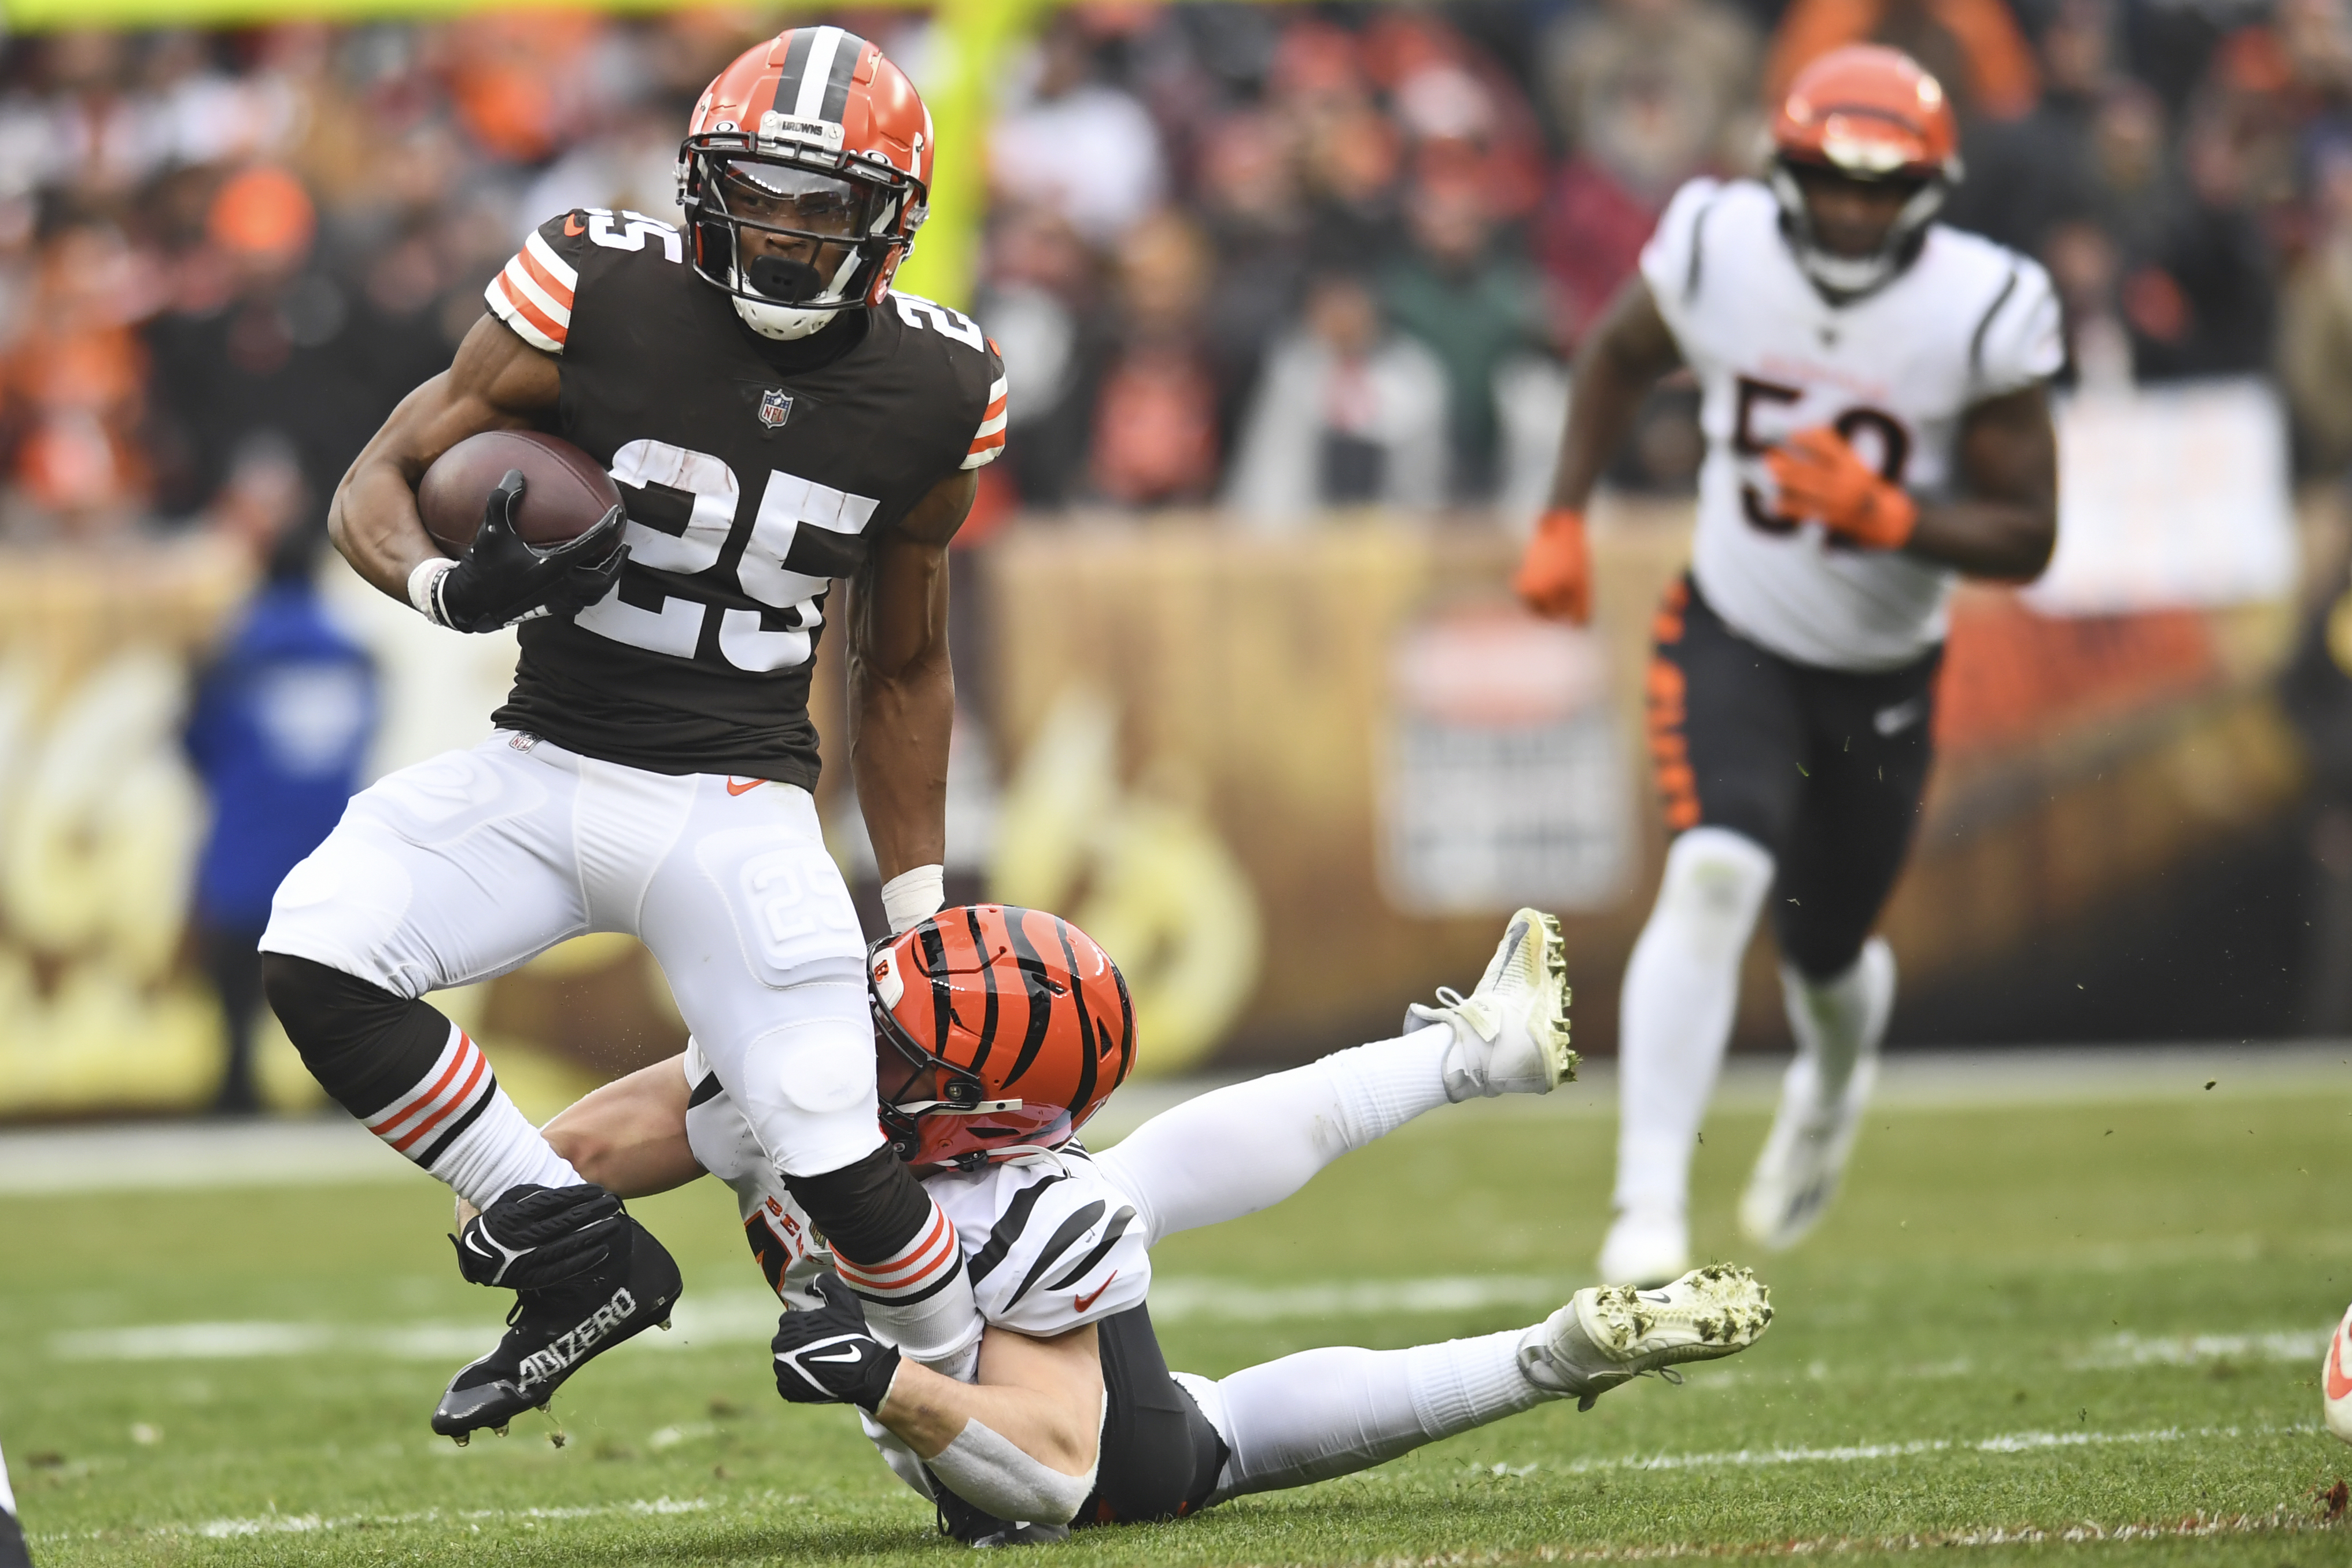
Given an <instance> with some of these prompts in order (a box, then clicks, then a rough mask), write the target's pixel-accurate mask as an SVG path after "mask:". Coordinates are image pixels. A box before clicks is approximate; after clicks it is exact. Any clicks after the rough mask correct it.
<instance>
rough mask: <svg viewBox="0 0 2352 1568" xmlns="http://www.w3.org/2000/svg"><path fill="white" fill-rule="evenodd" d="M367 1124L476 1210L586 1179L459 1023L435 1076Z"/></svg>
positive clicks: (427, 1077) (452, 1027)
mask: <svg viewBox="0 0 2352 1568" xmlns="http://www.w3.org/2000/svg"><path fill="white" fill-rule="evenodd" d="M366 1125H367V1129H368V1131H369V1132H371V1133H373V1134H375V1135H376V1136H377V1137H379V1138H382V1139H383V1141H384V1142H385V1143H387V1144H390V1145H392V1146H393V1147H394V1149H397V1150H398V1151H399V1152H400V1153H402V1154H404V1155H407V1156H408V1157H409V1158H410V1159H412V1160H415V1162H416V1163H417V1164H418V1165H420V1166H424V1167H425V1169H426V1170H428V1171H431V1172H432V1173H433V1174H434V1175H435V1176H439V1177H440V1178H441V1179H442V1180H443V1181H445V1182H447V1183H448V1184H449V1186H451V1187H452V1188H454V1189H455V1190H456V1192H457V1196H458V1197H462V1198H464V1199H465V1200H466V1201H467V1203H470V1204H472V1205H473V1206H474V1207H476V1208H488V1207H490V1205H492V1204H494V1203H496V1202H497V1201H498V1200H499V1197H502V1196H503V1195H504V1194H505V1193H506V1191H507V1189H508V1188H509V1187H513V1186H521V1185H522V1184H524V1183H526V1182H528V1183H530V1184H531V1185H533V1186H579V1185H580V1184H581V1182H582V1180H583V1179H584V1178H583V1177H582V1176H581V1175H580V1173H579V1172H578V1171H576V1170H573V1169H572V1164H571V1162H570V1161H568V1160H566V1159H565V1158H564V1157H563V1156H562V1155H559V1154H557V1153H556V1152H555V1150H554V1149H553V1148H551V1147H550V1146H549V1145H548V1142H547V1140H546V1139H545V1138H543V1137H541V1135H540V1132H539V1129H538V1128H537V1127H534V1126H532V1125H531V1124H530V1121H529V1120H528V1119H527V1118H526V1117H525V1116H524V1115H523V1113H521V1112H520V1111H518V1110H516V1109H515V1103H514V1102H513V1101H511V1100H509V1099H508V1098H507V1092H506V1091H505V1090H503V1089H501V1088H499V1077H498V1074H497V1073H495V1072H493V1071H490V1061H489V1058H488V1057H486V1056H484V1055H483V1054H482V1051H481V1047H479V1046H478V1045H476V1044H475V1043H474V1042H473V1040H471V1039H469V1038H468V1037H467V1034H466V1031H465V1030H461V1029H459V1028H458V1027H457V1025H456V1024H451V1025H450V1026H449V1043H448V1044H447V1045H446V1046H445V1047H443V1048H442V1051H441V1055H440V1057H439V1058H438V1060H436V1061H435V1062H434V1064H433V1070H432V1071H430V1072H428V1073H426V1074H425V1077H424V1079H423V1080H422V1081H421V1082H419V1083H418V1084H417V1086H416V1087H415V1089H413V1090H411V1091H410V1092H408V1093H406V1094H404V1095H402V1096H401V1097H400V1098H399V1099H398V1100H395V1101H394V1102H393V1103H391V1104H389V1105H387V1106H385V1107H384V1108H383V1110H381V1111H378V1112H377V1113H374V1114H373V1115H372V1116H370V1117H368V1118H367V1123H366Z"/></svg>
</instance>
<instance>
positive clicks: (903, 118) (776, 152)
mask: <svg viewBox="0 0 2352 1568" xmlns="http://www.w3.org/2000/svg"><path fill="white" fill-rule="evenodd" d="M931 140H932V138H931V116H930V111H929V110H927V109H925V108H924V107H923V100H922V98H921V96H920V95H919V94H918V93H917V92H916V91H915V85H914V83H912V82H910V81H908V79H907V76H906V73H905V72H903V71H901V70H900V69H899V68H898V67H897V66H895V65H893V64H891V63H890V61H889V60H887V59H886V58H884V57H883V54H882V51H881V50H880V49H879V48H877V47H875V46H874V45H873V44H871V43H869V42H867V41H866V39H864V38H861V37H858V36H857V35H856V34H855V33H851V32H845V31H844V30H843V29H841V28H839V27H790V28H787V29H785V30H784V31H783V32H782V33H779V34H777V35H776V36H775V37H773V38H772V39H770V40H769V41H768V42H766V43H763V44H757V45H754V46H753V47H751V48H749V49H746V50H744V51H743V53H742V54H740V55H739V56H737V57H736V59H735V63H734V64H732V65H730V66H729V67H728V68H726V69H725V70H723V71H721V72H719V76H718V78H717V79H715V80H714V81H712V82H711V84H710V85H709V87H708V88H705V89H703V93H702V97H701V99H700V100H699V101H698V102H697V103H696V104H695V106H694V117H693V119H692V120H689V121H688V125H687V134H686V140H685V141H684V142H683V143H681V144H680V145H679V148H678V160H677V183H678V205H679V206H681V207H683V208H684V209H685V210H686V215H687V221H688V226H689V228H690V229H691V231H692V234H693V239H694V245H693V258H694V269H695V271H696V272H698V273H699V274H700V275H701V276H702V277H704V278H706V279H707V280H709V282H711V283H712V284H715V285H717V286H718V287H720V288H723V289H725V290H726V291H727V292H728V294H729V295H730V296H731V297H732V298H734V301H735V308H736V311H737V313H738V314H739V315H740V316H741V317H742V318H743V319H744V321H745V322H746V323H747V324H749V325H750V326H751V328H752V329H753V330H755V331H758V332H761V333H763V334H765V335H766V336H768V337H772V338H786V339H789V338H804V337H806V336H808V335H809V334H810V333H812V332H814V331H817V330H819V329H822V328H824V326H826V325H827V324H828V323H830V322H831V321H832V320H833V319H834V316H835V313H836V312H838V311H842V310H850V309H857V308H863V307H866V306H870V305H879V304H880V303H882V298H883V296H884V295H886V294H887V293H888V291H889V287H890V278H891V277H892V275H893V274H895V273H896V272H897V271H898V264H899V263H900V262H902V261H904V260H905V259H906V258H907V256H908V252H910V251H911V250H912V249H913V248H914V244H915V231H916V230H917V229H919V228H920V227H921V226H922V224H923V218H924V216H925V214H927V213H928V211H929V200H930V187H931ZM746 229H757V230H762V231H765V232H766V233H768V234H771V235H780V236H782V237H783V238H785V239H786V240H791V241H802V242H807V244H808V245H809V246H813V247H814V249H813V251H812V254H813V255H814V256H815V257H816V259H815V260H814V262H803V261H793V260H787V259H784V258H782V257H781V256H775V255H772V254H771V255H753V256H750V257H749V258H748V259H747V256H746V254H745V253H746V247H745V246H744V244H743V232H744V231H745V230H746Z"/></svg>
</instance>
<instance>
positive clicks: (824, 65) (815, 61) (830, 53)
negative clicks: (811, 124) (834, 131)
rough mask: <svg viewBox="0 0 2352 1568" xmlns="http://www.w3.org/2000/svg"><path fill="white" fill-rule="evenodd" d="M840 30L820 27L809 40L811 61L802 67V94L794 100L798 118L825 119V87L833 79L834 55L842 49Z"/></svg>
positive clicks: (794, 113)
mask: <svg viewBox="0 0 2352 1568" xmlns="http://www.w3.org/2000/svg"><path fill="white" fill-rule="evenodd" d="M841 37H842V35H841V29H840V28H838V27H819V28H818V29H817V30H816V37H814V39H812V40H811V41H810V44H809V55H808V64H807V65H805V66H803V67H802V68H801V90H800V95H799V97H797V98H796V99H794V100H793V119H795V120H822V119H824V89H825V88H826V87H827V86H828V85H830V84H831V82H832V81H833V57H834V56H835V54H836V53H837V52H838V51H839V50H840V48H841Z"/></svg>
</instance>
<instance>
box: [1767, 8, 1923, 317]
mask: <svg viewBox="0 0 2352 1568" xmlns="http://www.w3.org/2000/svg"><path fill="white" fill-rule="evenodd" d="M1772 153H1773V157H1772V189H1773V193H1774V194H1776V195H1777V196H1778V197H1779V198H1780V207H1781V211H1782V213H1783V214H1784V215H1785V216H1786V218H1787V220H1788V224H1789V227H1790V237H1791V238H1792V239H1793V240H1794V241H1795V242H1796V246H1797V254H1798V258H1799V260H1800V261H1801V262H1802V263H1803V264H1804V267H1805V270H1806V271H1807V272H1808V273H1809V274H1811V276H1812V277H1813V279H1814V281H1815V282H1817V283H1820V284H1821V285H1822V286H1823V287H1828V288H1832V289H1837V290H1841V291H1843V292H1848V293H1861V292H1864V291H1866V290H1868V289H1871V288H1874V287H1877V286H1878V285H1879V284H1881V283H1884V282H1885V281H1886V279H1887V278H1889V277H1893V276H1894V275H1895V273H1896V272H1899V271H1900V270H1902V268H1903V267H1906V266H1907V265H1908V264H1909V263H1910V260H1911V258H1912V256H1915V255H1916V254H1917V250H1918V246H1919V243H1920V240H1921V238H1922V237H1923V235H1924V232H1925V230H1926V228H1927V224H1928V221H1929V220H1930V219H1932V218H1933V217H1934V216H1935V215H1936V213H1937V210H1938V209H1939V208H1941V207H1942V206H1943V204H1944V198H1945V196H1946V195H1947V194H1948V193H1949V192H1950V190H1951V187H1952V186H1953V185H1955V184H1957V183H1959V179H1960V173H1961V170H1960V129H1959V121H1958V119H1956V118H1955V117H1954V115H1953V113H1952V105H1951V100H1950V99H1948V98H1947V97H1946V96H1945V93H1944V89H1943V86H1942V84H1940V83H1939V82H1937V80H1936V78H1934V77H1932V76H1929V75H1928V74H1927V72H1926V71H1925V70H1923V69H1921V68H1920V67H1919V63H1918V62H1917V61H1916V60H1914V59H1913V58H1912V57H1910V56H1908V55H1906V54H1905V53H1903V51H1902V50H1900V49H1890V48H1887V47H1885V46H1884V45H1880V44H1849V45H1847V46H1845V47H1843V48H1837V49H1832V50H1831V51H1830V52H1829V53H1827V54H1825V55H1823V56H1822V57H1820V58H1819V59H1817V60H1815V61H1813V63H1812V64H1811V65H1809V66H1807V67H1806V68H1804V69H1803V70H1801V71H1800V72H1798V73H1797V79H1796V80H1795V81H1794V82H1793V83H1792V84H1790V88H1789V94H1788V97H1786V98H1785V99H1781V101H1780V110H1779V111H1778V112H1777V113H1776V114H1774V116H1773V117H1772ZM1806 168H1811V169H1817V170H1824V171H1828V172H1833V173H1836V174H1840V175H1843V177H1845V178H1846V179H1849V180H1863V181H1870V182H1881V181H1884V182H1888V183H1899V184H1903V185H1906V186H1916V187H1917V190H1916V193H1915V194H1914V195H1913V196H1912V197H1911V199H1910V200H1909V201H1908V202H1906V203H1905V204H1904V206H1903V210H1902V212H1901V214H1900V215H1899V216H1897V217H1896V219H1895V223H1894V225H1892V226H1891V227H1890V228H1889V230H1888V231H1887V236H1886V241H1885V244H1884V245H1883V246H1880V248H1879V251H1878V252H1877V254H1875V255H1873V256H1835V255H1832V254H1830V253H1829V252H1827V251H1824V250H1822V248H1821V247H1820V246H1818V245H1816V244H1815V243H1814V242H1813V237H1812V223H1811V215H1810V214H1809V213H1808V212H1807V209H1806V206H1805V202H1804V193H1803V190H1802V188H1801V185H1800V183H1799V182H1798V180H1797V178H1796V172H1797V171H1799V170H1801V169H1806Z"/></svg>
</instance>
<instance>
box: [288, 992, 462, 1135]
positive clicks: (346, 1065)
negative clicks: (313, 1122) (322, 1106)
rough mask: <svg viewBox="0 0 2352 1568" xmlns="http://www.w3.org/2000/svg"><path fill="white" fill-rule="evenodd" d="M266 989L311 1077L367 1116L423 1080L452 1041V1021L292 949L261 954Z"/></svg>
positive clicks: (427, 1006) (347, 1107)
mask: <svg viewBox="0 0 2352 1568" xmlns="http://www.w3.org/2000/svg"><path fill="white" fill-rule="evenodd" d="M261 989H262V993H263V995H265V996H267V997H268V998H269V1007H270V1010H271V1011H273V1012H275V1013H276V1014H277V1015H278V1022H279V1023H281V1024H283V1025H285V1026H286V1038H287V1039H288V1040H292V1041H293V1042H294V1049H295V1050H296V1051H299V1052H300V1053H301V1057H302V1065H303V1066H305V1067H307V1068H309V1069H310V1076H311V1077H313V1078H316V1079H317V1080H318V1081H319V1086H320V1088H322V1089H324V1090H325V1091H326V1092H328V1094H329V1095H330V1096H331V1097H332V1098H333V1099H334V1100H335V1101H336V1102H337V1103H340V1104H341V1106H342V1107H343V1108H344V1109H345V1110H347V1111H349V1112H351V1113H352V1114H353V1115H354V1116H360V1117H365V1116H369V1115H372V1114H373V1113H375V1112H376V1111H379V1110H381V1109H383V1106H385V1105H387V1104H389V1103H391V1102H392V1101H394V1099H397V1098H398V1097H399V1096H400V1095H401V1094H403V1093H404V1092H407V1091H409V1090H410V1089H413V1088H415V1086H416V1083H417V1082H418V1080H419V1079H420V1078H422V1077H423V1076H424V1075H425V1073H426V1072H427V1071H429V1070H430V1069H431V1068H432V1066H433V1064H434V1062H435V1061H437V1060H439V1058H440V1056H441V1053H442V1052H443V1051H446V1049H447V1048H448V1044H449V1020H448V1019H446V1018H443V1017H442V1016H441V1014H440V1013H439V1012H438V1011H436V1009H434V1008H433V1007H432V1006H431V1004H429V1003H426V1002H421V1001H414V1000H411V999H410V998H406V997H403V996H399V995H396V994H395V993H394V992H391V991H387V990H385V989H384V988H383V987H382V986H379V985H375V984H373V982H371V981H367V980H362V979H361V978H360V977H358V976H356V975H347V974H345V973H343V972H342V971H341V969H334V968H330V967H327V966H326V965H324V964H321V963H318V962H316V961H315V960H312V959H310V958H297V957H295V956H292V955H291V954H287V953H264V954H262V956H261Z"/></svg>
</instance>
